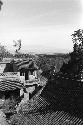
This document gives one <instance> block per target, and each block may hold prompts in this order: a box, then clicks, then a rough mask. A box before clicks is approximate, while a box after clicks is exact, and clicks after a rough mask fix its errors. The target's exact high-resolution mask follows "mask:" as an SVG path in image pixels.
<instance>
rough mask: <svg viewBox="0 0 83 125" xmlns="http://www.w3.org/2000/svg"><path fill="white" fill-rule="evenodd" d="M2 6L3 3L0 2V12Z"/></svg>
mask: <svg viewBox="0 0 83 125" xmlns="http://www.w3.org/2000/svg"><path fill="white" fill-rule="evenodd" d="M2 5H3V2H2V1H1V0H0V10H1V6H2Z"/></svg>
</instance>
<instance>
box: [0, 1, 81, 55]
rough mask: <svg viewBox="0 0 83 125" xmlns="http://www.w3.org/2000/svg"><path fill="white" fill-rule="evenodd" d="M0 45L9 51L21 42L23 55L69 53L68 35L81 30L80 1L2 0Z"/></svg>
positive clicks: (69, 42) (69, 36)
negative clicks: (18, 41)
mask: <svg viewBox="0 0 83 125" xmlns="http://www.w3.org/2000/svg"><path fill="white" fill-rule="evenodd" d="M2 1H3V6H2V10H1V12H0V42H2V44H4V45H5V46H6V47H7V48H8V50H10V51H12V50H14V49H13V40H18V39H21V40H22V50H21V51H24V52H38V53H40V52H41V53H45V52H53V53H55V52H60V53H61V52H70V51H72V48H73V44H72V39H71V34H72V33H73V32H74V30H77V29H79V28H83V24H82V22H83V9H82V7H83V2H82V1H83V0H2Z"/></svg>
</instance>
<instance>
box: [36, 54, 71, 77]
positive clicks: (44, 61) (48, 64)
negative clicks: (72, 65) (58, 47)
mask: <svg viewBox="0 0 83 125" xmlns="http://www.w3.org/2000/svg"><path fill="white" fill-rule="evenodd" d="M69 59H70V58H69V55H68V54H67V55H66V54H65V55H64V56H63V54H62V55H59V56H58V54H56V55H38V58H37V60H36V63H37V65H38V67H39V68H40V69H42V71H43V73H42V75H44V76H45V77H48V78H50V77H52V76H53V75H54V74H56V73H58V72H59V71H60V68H61V67H62V65H63V63H68V61H69Z"/></svg>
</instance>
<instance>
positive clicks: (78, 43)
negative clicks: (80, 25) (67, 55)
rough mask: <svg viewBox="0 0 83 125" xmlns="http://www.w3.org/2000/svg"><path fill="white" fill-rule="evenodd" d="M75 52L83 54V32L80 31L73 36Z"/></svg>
mask: <svg viewBox="0 0 83 125" xmlns="http://www.w3.org/2000/svg"><path fill="white" fill-rule="evenodd" d="M72 36H73V37H72V40H73V43H74V47H73V48H74V52H83V30H82V29H79V30H77V31H74V34H72Z"/></svg>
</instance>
